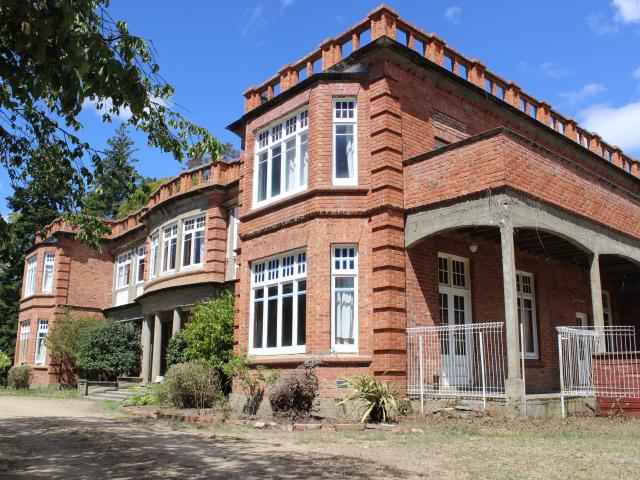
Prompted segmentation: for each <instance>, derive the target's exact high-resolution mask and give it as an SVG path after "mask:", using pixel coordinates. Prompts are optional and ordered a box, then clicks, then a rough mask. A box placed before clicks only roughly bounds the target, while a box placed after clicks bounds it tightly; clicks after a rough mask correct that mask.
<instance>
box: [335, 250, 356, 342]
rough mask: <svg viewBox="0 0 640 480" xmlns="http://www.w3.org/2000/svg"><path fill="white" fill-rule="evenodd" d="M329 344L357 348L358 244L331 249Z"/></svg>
mask: <svg viewBox="0 0 640 480" xmlns="http://www.w3.org/2000/svg"><path fill="white" fill-rule="evenodd" d="M331 303H332V305H331V325H332V327H331V348H332V349H333V350H334V351H336V352H357V351H358V247H357V246H356V245H340V246H335V247H333V248H332V250H331Z"/></svg>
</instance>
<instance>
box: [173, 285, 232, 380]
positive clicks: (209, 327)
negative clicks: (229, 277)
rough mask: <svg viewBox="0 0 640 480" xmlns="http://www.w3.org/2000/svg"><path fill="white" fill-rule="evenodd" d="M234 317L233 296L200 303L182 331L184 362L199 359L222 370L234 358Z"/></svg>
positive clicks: (227, 295) (225, 295)
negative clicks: (184, 344) (184, 347)
mask: <svg viewBox="0 0 640 480" xmlns="http://www.w3.org/2000/svg"><path fill="white" fill-rule="evenodd" d="M234 314H235V309H234V304H233V295H232V294H231V293H230V292H228V291H224V292H223V293H221V294H220V296H219V297H218V298H216V299H215V300H209V301H207V302H203V303H200V304H199V305H198V306H197V307H196V308H195V309H194V310H193V312H192V314H191V318H190V320H189V323H187V325H186V326H185V328H184V334H183V335H184V340H185V343H186V344H187V347H186V349H185V356H186V358H187V360H202V361H205V362H207V363H208V364H210V365H212V366H213V367H214V368H216V369H218V370H222V368H223V366H224V365H225V364H226V363H227V362H229V359H230V358H231V357H232V355H233V317H234Z"/></svg>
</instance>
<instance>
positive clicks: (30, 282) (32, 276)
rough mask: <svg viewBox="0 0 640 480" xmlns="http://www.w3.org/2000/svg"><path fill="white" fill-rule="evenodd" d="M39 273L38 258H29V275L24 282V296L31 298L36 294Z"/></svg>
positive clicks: (33, 256) (34, 256)
mask: <svg viewBox="0 0 640 480" xmlns="http://www.w3.org/2000/svg"><path fill="white" fill-rule="evenodd" d="M37 271H38V256H37V255H32V256H31V257H29V258H27V275H26V279H25V281H24V296H25V297H30V296H31V295H34V294H35V293H36V272H37Z"/></svg>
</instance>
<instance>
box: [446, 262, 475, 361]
mask: <svg viewBox="0 0 640 480" xmlns="http://www.w3.org/2000/svg"><path fill="white" fill-rule="evenodd" d="M438 300H439V309H440V325H442V326H448V327H455V326H457V325H466V324H469V323H471V322H472V318H471V277H470V269H469V259H468V258H464V257H457V256H454V255H449V254H446V253H438ZM471 342H472V338H471V335H469V333H467V332H466V331H465V330H464V329H453V330H452V331H449V330H443V331H442V332H441V334H440V349H441V354H442V355H443V356H450V357H448V360H446V361H456V362H457V361H458V360H462V359H463V357H465V356H467V355H470V353H471V352H472V348H473V346H472V343H471ZM456 359H458V360H456ZM463 363H464V362H463ZM463 372H464V371H463V370H461V373H463Z"/></svg>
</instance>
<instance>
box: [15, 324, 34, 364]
mask: <svg viewBox="0 0 640 480" xmlns="http://www.w3.org/2000/svg"><path fill="white" fill-rule="evenodd" d="M30 332H31V322H30V321H29V320H23V321H22V322H20V348H19V350H18V363H19V364H20V365H23V364H25V363H26V362H27V349H28V348H29V333H30Z"/></svg>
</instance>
